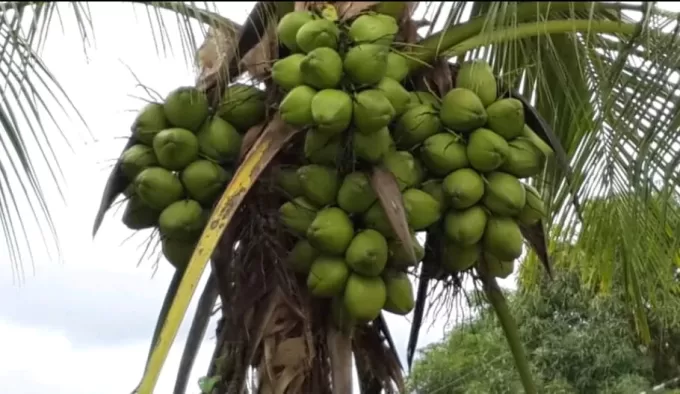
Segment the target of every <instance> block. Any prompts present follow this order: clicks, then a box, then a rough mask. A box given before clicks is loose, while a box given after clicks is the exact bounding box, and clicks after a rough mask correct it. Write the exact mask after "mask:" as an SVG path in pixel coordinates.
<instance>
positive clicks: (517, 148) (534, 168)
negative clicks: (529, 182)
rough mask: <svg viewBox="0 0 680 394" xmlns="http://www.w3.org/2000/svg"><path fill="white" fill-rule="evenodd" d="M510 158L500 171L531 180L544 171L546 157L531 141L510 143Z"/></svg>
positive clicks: (520, 138)
mask: <svg viewBox="0 0 680 394" xmlns="http://www.w3.org/2000/svg"><path fill="white" fill-rule="evenodd" d="M508 148H509V150H508V157H507V158H506V159H505V162H503V164H502V165H501V166H500V168H499V169H500V170H501V171H503V172H507V173H508V174H512V175H514V176H516V177H518V178H530V177H532V176H535V175H538V174H539V173H540V172H541V170H542V169H543V164H544V163H545V156H544V155H543V152H541V151H540V149H538V148H537V147H536V145H534V143H533V142H531V141H530V140H529V139H527V138H524V137H519V138H515V139H514V140H512V141H510V142H508Z"/></svg>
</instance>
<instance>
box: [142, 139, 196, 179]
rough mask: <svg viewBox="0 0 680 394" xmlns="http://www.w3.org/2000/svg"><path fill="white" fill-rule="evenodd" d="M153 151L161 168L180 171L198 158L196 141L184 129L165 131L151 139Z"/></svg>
mask: <svg viewBox="0 0 680 394" xmlns="http://www.w3.org/2000/svg"><path fill="white" fill-rule="evenodd" d="M153 151H154V153H156V158H157V159H158V163H159V164H160V165H161V166H163V167H164V168H167V169H168V170H172V171H180V170H183V169H184V168H186V166H188V165H189V164H191V162H193V161H194V160H196V159H197V158H198V139H197V138H196V135H195V134H194V133H192V132H191V131H189V130H186V129H178V128H174V129H165V130H163V131H161V132H160V133H158V134H156V136H155V137H154V138H153Z"/></svg>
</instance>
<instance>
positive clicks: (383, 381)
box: [352, 324, 404, 393]
mask: <svg viewBox="0 0 680 394" xmlns="http://www.w3.org/2000/svg"><path fill="white" fill-rule="evenodd" d="M352 349H353V351H354V359H355V362H356V367H357V373H358V375H359V379H360V386H364V385H366V384H367V383H368V384H369V385H370V386H371V387H373V388H377V387H379V388H380V389H382V390H385V392H386V393H402V392H404V380H403V377H402V373H401V366H400V362H399V359H398V356H397V352H396V349H390V348H389V347H388V345H387V344H386V343H385V338H384V337H383V335H382V334H381V332H380V330H379V328H378V327H377V326H376V325H374V324H366V325H361V326H359V327H357V329H356V330H355V333H354V337H353V340H352ZM364 390H365V388H362V392H381V390H377V391H368V390H367V391H364Z"/></svg>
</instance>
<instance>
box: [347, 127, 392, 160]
mask: <svg viewBox="0 0 680 394" xmlns="http://www.w3.org/2000/svg"><path fill="white" fill-rule="evenodd" d="M352 147H353V149H354V155H355V156H356V157H358V158H359V159H362V160H365V161H367V162H369V163H372V164H376V163H378V162H380V161H381V160H382V159H383V157H384V156H385V155H386V154H387V153H389V152H392V151H394V149H395V144H394V140H393V139H392V134H390V130H389V129H388V128H387V127H383V128H382V129H380V130H377V131H374V132H373V133H370V134H364V133H352Z"/></svg>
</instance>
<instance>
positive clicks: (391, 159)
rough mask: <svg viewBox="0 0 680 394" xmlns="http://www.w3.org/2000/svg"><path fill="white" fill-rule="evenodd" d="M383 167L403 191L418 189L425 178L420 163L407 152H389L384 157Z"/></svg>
mask: <svg viewBox="0 0 680 394" xmlns="http://www.w3.org/2000/svg"><path fill="white" fill-rule="evenodd" d="M382 165H383V166H384V167H385V169H387V170H388V171H389V172H391V173H392V175H394V177H395V178H396V180H397V184H398V185H399V190H401V191H404V190H405V189H406V188H410V187H418V186H419V185H420V183H421V182H422V181H423V177H424V176H425V174H424V171H423V167H422V166H421V165H420V162H419V161H418V160H416V158H414V157H413V155H412V154H410V153H409V152H406V151H393V152H388V153H387V154H386V155H385V156H384V157H383V161H382Z"/></svg>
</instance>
